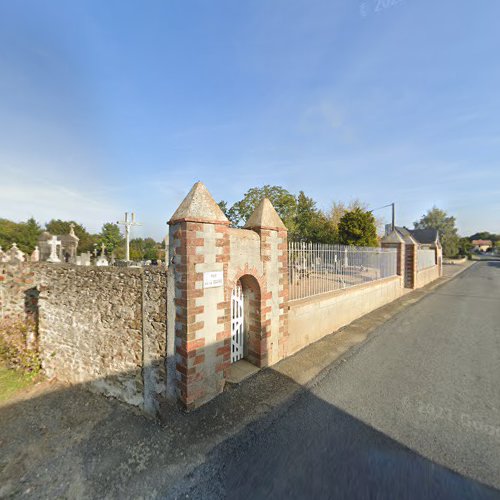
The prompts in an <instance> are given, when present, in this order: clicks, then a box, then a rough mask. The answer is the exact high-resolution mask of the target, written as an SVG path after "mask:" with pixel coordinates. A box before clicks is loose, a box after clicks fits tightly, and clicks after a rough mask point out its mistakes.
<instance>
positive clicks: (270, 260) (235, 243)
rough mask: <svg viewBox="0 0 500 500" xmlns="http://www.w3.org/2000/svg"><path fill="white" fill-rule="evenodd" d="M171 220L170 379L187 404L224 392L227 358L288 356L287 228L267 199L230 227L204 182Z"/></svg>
mask: <svg viewBox="0 0 500 500" xmlns="http://www.w3.org/2000/svg"><path fill="white" fill-rule="evenodd" d="M169 225H170V236H169V249H170V250H169V252H170V253H169V263H170V266H169V286H168V290H169V302H168V307H167V316H168V326H167V330H168V331H169V332H174V331H175V338H169V337H167V345H168V349H167V351H168V352H167V354H168V360H167V378H168V381H169V387H173V386H174V385H175V386H176V389H177V394H178V397H179V398H180V400H181V402H182V403H183V404H184V406H185V407H186V408H187V409H192V408H196V407H198V406H200V405H201V404H203V403H204V402H206V401H208V400H210V399H212V398H213V397H214V396H216V395H217V394H218V393H219V392H221V391H222V389H223V387H224V383H225V377H226V373H227V370H228V369H229V367H230V365H231V363H234V362H238V361H240V360H241V359H243V358H244V359H246V360H248V361H249V362H251V363H253V364H255V365H256V366H259V367H263V366H268V365H270V364H273V363H275V362H276V361H278V360H279V359H282V358H283V357H284V356H285V355H286V348H287V347H286V345H287V343H286V341H287V335H288V331H287V312H286V307H285V304H286V302H287V300H288V279H287V266H288V262H287V231H286V228H285V226H284V224H283V222H282V221H281V219H280V218H279V216H278V214H277V213H276V211H275V210H274V207H273V206H272V204H271V202H270V201H269V200H267V199H264V200H262V202H261V203H260V205H259V206H258V207H257V208H256V209H255V211H254V213H253V214H252V215H251V217H250V218H249V219H248V222H247V224H246V225H245V229H235V228H231V227H229V225H230V224H229V221H228V220H227V218H226V216H225V215H224V213H223V212H222V210H221V209H220V208H219V206H218V205H217V203H216V202H215V201H214V200H213V198H212V197H211V196H210V193H209V192H208V190H207V188H206V187H205V186H204V185H203V184H202V183H201V182H198V183H196V184H195V185H194V186H193V188H192V189H191V191H190V192H189V194H188V195H187V196H186V198H185V199H184V200H183V202H182V203H181V204H180V206H179V208H178V209H177V210H176V212H175V213H174V215H173V216H172V218H171V220H170V221H169Z"/></svg>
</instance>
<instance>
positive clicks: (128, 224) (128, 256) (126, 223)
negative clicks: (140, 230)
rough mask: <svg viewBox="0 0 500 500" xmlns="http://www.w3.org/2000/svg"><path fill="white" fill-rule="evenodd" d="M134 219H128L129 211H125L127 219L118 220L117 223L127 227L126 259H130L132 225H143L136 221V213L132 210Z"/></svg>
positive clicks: (127, 260)
mask: <svg viewBox="0 0 500 500" xmlns="http://www.w3.org/2000/svg"><path fill="white" fill-rule="evenodd" d="M131 215H132V219H131V220H130V221H129V220H128V212H125V220H123V221H121V222H120V221H118V222H117V224H120V225H121V226H124V227H125V261H126V262H129V261H130V228H131V226H141V225H142V224H139V223H138V222H135V213H134V212H131Z"/></svg>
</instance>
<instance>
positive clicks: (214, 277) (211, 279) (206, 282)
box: [203, 271, 224, 288]
mask: <svg viewBox="0 0 500 500" xmlns="http://www.w3.org/2000/svg"><path fill="white" fill-rule="evenodd" d="M223 284H224V272H223V271H214V272H208V273H203V288H215V287H218V286H222V285H223Z"/></svg>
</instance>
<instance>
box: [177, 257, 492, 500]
mask: <svg viewBox="0 0 500 500" xmlns="http://www.w3.org/2000/svg"><path fill="white" fill-rule="evenodd" d="M185 495H189V497H191V498H193V497H194V498H422V499H424V498H425V499H430V498H440V499H442V498H471V499H472V498H474V499H477V498H500V262H480V263H477V264H475V265H474V266H472V267H471V268H470V269H468V270H467V271H466V272H464V273H462V274H461V275H459V276H458V277H457V278H455V279H454V280H452V281H450V282H449V283H447V284H445V285H444V286H442V287H440V288H438V289H436V290H435V291H434V292H432V293H430V294H429V295H428V296H426V297H425V298H424V299H423V300H421V301H420V302H418V303H416V304H414V305H413V306H411V307H409V308H407V309H405V310H404V311H403V312H401V313H400V314H398V315H397V316H395V317H394V318H392V319H391V320H389V321H388V322H387V323H385V324H384V325H383V326H381V327H380V328H378V330H377V331H376V332H375V333H374V334H372V335H371V336H370V338H369V340H368V341H367V342H366V343H364V344H362V345H361V346H359V348H355V349H354V350H352V351H351V352H350V353H349V354H348V356H346V357H345V358H344V359H343V360H340V361H339V362H337V363H335V364H334V365H333V366H332V368H331V369H330V370H328V371H327V372H326V373H324V374H323V375H322V376H321V377H320V378H319V379H318V380H317V381H316V383H315V384H314V385H313V386H312V387H311V388H309V389H308V390H304V391H302V393H300V394H299V396H297V397H296V399H295V400H294V401H293V403H292V404H291V405H288V406H287V407H286V410H284V411H279V408H277V409H275V410H273V411H272V412H271V415H270V416H269V417H268V418H266V419H264V420H261V421H258V422H256V423H254V424H252V425H251V426H249V427H247V428H245V429H244V430H243V431H242V432H240V433H239V434H238V435H236V436H235V437H234V438H232V439H231V440H229V441H226V442H224V443H222V444H221V445H220V446H218V447H217V448H216V449H215V450H214V451H213V452H212V453H211V454H210V455H209V457H208V460H207V461H206V462H205V463H204V464H203V465H201V466H200V467H199V468H198V469H197V470H196V471H195V472H194V473H193V474H191V475H190V477H189V478H188V480H187V481H183V483H182V490H176V491H170V493H169V496H175V497H178V496H185Z"/></svg>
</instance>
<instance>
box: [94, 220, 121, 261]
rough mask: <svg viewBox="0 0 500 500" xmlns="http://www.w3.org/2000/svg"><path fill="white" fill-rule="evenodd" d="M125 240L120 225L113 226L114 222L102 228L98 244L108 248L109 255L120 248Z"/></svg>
mask: <svg viewBox="0 0 500 500" xmlns="http://www.w3.org/2000/svg"><path fill="white" fill-rule="evenodd" d="M122 241H123V238H122V235H121V233H120V228H119V227H118V224H113V223H112V222H107V223H106V224H104V225H103V226H102V229H101V232H100V234H99V240H98V244H99V245H102V244H103V243H104V246H105V247H106V250H107V251H108V253H111V252H113V251H114V250H115V249H116V248H118V247H119V246H120V244H121V243H122Z"/></svg>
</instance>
